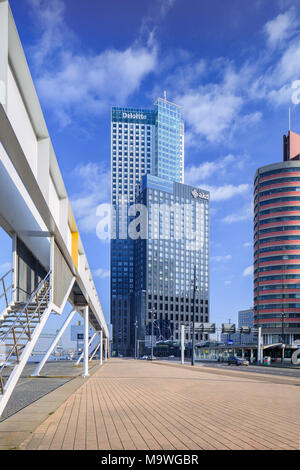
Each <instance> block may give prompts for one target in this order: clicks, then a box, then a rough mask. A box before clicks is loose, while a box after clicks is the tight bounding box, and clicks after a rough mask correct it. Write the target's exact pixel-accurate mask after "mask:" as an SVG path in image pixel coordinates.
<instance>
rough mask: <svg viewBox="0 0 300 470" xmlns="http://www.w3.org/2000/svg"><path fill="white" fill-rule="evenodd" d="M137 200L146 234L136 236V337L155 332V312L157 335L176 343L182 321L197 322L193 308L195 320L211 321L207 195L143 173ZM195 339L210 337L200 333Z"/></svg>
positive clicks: (188, 333)
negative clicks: (195, 286) (153, 322)
mask: <svg viewBox="0 0 300 470" xmlns="http://www.w3.org/2000/svg"><path fill="white" fill-rule="evenodd" d="M136 200H137V203H140V204H142V205H144V206H146V207H147V211H146V216H145V217H143V218H142V220H141V224H142V226H141V233H142V234H145V235H146V236H145V237H144V238H139V239H137V240H136V242H135V251H134V255H135V283H134V290H135V313H136V321H137V322H138V335H137V336H138V339H140V340H143V339H145V336H146V335H151V329H152V315H153V313H154V315H155V326H154V334H155V336H157V338H161V339H162V338H163V339H165V340H166V339H169V340H174V341H176V340H179V339H180V330H181V325H182V324H185V325H188V324H191V322H192V321H193V315H194V308H195V322H197V323H203V322H206V323H207V322H208V321H209V193H208V192H207V191H203V190H200V189H197V188H194V187H191V186H188V185H186V184H181V183H177V182H171V181H168V180H166V179H161V178H158V177H156V176H152V175H145V176H144V177H143V179H142V183H141V185H140V187H139V190H138V192H137V198H136ZM143 225H144V226H143ZM194 266H195V267H196V278H197V287H198V289H197V292H196V298H195V302H196V304H195V306H194V298H193V297H194V293H193V284H192V281H193V278H194ZM195 339H196V341H197V340H201V339H206V335H203V336H201V335H200V334H199V333H196V338H195ZM186 340H188V341H190V340H191V331H190V330H189V329H187V332H186Z"/></svg>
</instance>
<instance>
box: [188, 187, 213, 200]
mask: <svg viewBox="0 0 300 470" xmlns="http://www.w3.org/2000/svg"><path fill="white" fill-rule="evenodd" d="M192 196H193V197H194V198H195V199H197V198H200V199H206V200H207V201H209V195H208V194H205V193H201V192H200V191H197V189H193V191H192Z"/></svg>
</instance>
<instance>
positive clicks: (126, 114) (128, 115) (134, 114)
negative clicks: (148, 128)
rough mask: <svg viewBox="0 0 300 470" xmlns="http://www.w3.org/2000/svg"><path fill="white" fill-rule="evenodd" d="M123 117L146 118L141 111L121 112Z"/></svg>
mask: <svg viewBox="0 0 300 470" xmlns="http://www.w3.org/2000/svg"><path fill="white" fill-rule="evenodd" d="M123 119H147V116H146V115H145V114H141V113H123Z"/></svg>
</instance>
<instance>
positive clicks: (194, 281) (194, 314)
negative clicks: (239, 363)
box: [191, 265, 197, 366]
mask: <svg viewBox="0 0 300 470" xmlns="http://www.w3.org/2000/svg"><path fill="white" fill-rule="evenodd" d="M192 286H193V298H194V305H193V330H192V357H191V365H192V366H193V365H195V316H196V290H197V286H196V265H194V279H193V280H192Z"/></svg>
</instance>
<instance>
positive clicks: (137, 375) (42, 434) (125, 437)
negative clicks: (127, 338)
mask: <svg viewBox="0 0 300 470" xmlns="http://www.w3.org/2000/svg"><path fill="white" fill-rule="evenodd" d="M273 379H274V376H272V377H266V376H265V378H264V381H261V380H257V377H253V376H251V377H247V378H245V376H244V375H243V374H242V373H239V372H238V371H237V372H236V373H234V374H232V375H230V376H228V375H223V374H221V373H220V374H215V373H211V371H209V370H208V368H197V371H195V369H194V370H191V369H188V368H186V367H180V366H175V367H174V366H173V367H170V366H168V365H167V364H159V363H151V362H146V361H145V362H143V361H134V360H121V359H111V360H110V361H109V362H108V363H106V365H105V367H104V368H100V369H98V370H97V372H96V373H95V374H94V375H93V376H92V377H91V378H90V379H89V380H87V381H86V382H85V383H84V384H83V385H82V386H81V387H80V388H78V389H77V390H76V391H75V392H74V393H72V395H71V396H69V398H68V399H67V400H66V401H65V402H64V403H62V405H61V406H60V407H59V408H58V409H57V410H56V412H55V413H54V414H52V415H51V416H48V418H47V419H46V420H45V421H44V422H43V423H42V424H41V425H40V426H38V427H37V428H36V429H35V431H34V432H33V433H32V434H31V435H30V436H28V437H27V438H26V439H25V440H24V442H23V443H22V445H21V446H20V448H21V449H39V450H42V449H55V450H56V449H109V450H110V449H112V450H117V449H120V450H121V449H125V450H130V449H142V450H144V449H180V450H184V449H192V450H196V449H298V448H299V436H300V419H299V418H300V411H299V388H298V387H299V385H300V380H299V379H293V381H291V380H290V379H286V381H285V378H283V377H280V383H276V381H275V382H274V380H273Z"/></svg>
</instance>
